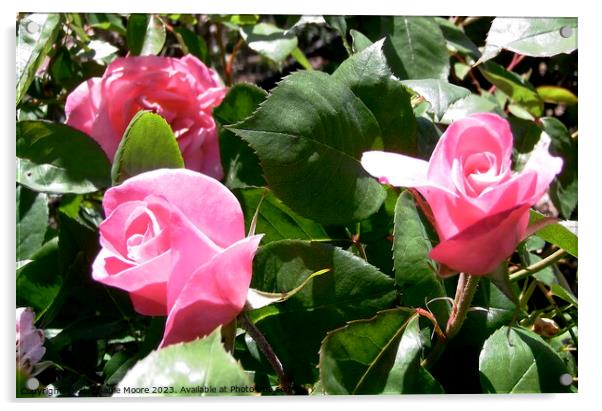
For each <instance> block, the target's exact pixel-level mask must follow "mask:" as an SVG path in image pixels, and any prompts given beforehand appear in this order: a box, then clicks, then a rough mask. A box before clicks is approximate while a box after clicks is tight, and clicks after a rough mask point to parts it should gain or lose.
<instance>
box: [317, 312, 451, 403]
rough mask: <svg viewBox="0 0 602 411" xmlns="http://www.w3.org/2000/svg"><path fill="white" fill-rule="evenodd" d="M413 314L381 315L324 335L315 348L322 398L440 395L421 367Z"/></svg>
mask: <svg viewBox="0 0 602 411" xmlns="http://www.w3.org/2000/svg"><path fill="white" fill-rule="evenodd" d="M418 318H419V317H418V314H416V313H415V312H414V311H413V310H408V309H406V308H395V309H392V310H387V311H381V312H379V313H378V314H377V315H376V316H375V317H374V318H371V319H368V320H358V321H352V322H350V323H348V324H347V325H346V326H345V327H343V328H340V329H338V330H335V331H332V332H330V333H328V335H327V336H326V338H325V339H324V341H323V343H322V347H321V348H320V381H321V382H322V387H323V389H324V390H325V391H326V393H327V394H342V395H354V394H372V395H374V394H440V393H442V391H443V390H442V388H441V386H440V385H439V384H438V383H437V382H436V381H435V380H434V378H433V377H432V376H431V375H430V374H429V373H428V371H426V370H425V369H424V368H422V367H421V366H420V355H421V352H422V349H423V345H422V337H421V335H420V327H419V325H418Z"/></svg>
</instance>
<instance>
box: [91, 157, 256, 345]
mask: <svg viewBox="0 0 602 411" xmlns="http://www.w3.org/2000/svg"><path fill="white" fill-rule="evenodd" d="M103 207H104V210H105V214H106V216H107V217H106V219H105V220H104V221H103V222H102V224H101V225H100V244H101V246H102V249H101V251H100V253H99V255H98V256H97V257H96V260H95V261H94V264H93V266H92V276H93V278H94V279H95V280H97V281H100V282H102V283H103V284H106V285H110V286H113V287H118V288H121V289H123V290H125V291H128V292H129V293H130V298H131V300H132V303H133V305H134V308H135V309H136V311H138V312H139V313H141V314H145V315H155V316H163V315H167V325H166V327H165V334H164V336H163V341H162V343H161V346H165V345H169V344H173V343H176V342H181V341H190V340H193V339H195V338H197V337H200V336H203V335H206V334H208V333H210V332H211V331H212V330H213V329H215V328H216V327H217V326H218V325H220V324H225V323H228V322H230V321H232V320H233V319H234V318H235V317H236V316H237V315H238V313H239V312H240V311H241V310H242V308H243V306H244V303H245V301H246V297H247V292H248V288H249V284H250V282H251V273H252V261H253V257H254V255H255V252H256V250H257V246H258V245H259V241H260V240H261V235H255V236H251V237H245V227H244V218H243V214H242V210H241V208H240V204H239V203H238V201H237V200H236V197H234V195H233V194H232V193H231V192H230V191H228V189H227V188H226V187H225V186H223V185H222V184H221V183H219V182H218V181H217V180H214V179H213V178H211V177H208V176H205V175H203V174H200V173H197V172H194V171H190V170H186V169H161V170H154V171H149V172H146V173H142V174H139V175H137V176H135V177H132V178H130V179H128V180H126V181H125V182H124V183H123V184H121V185H119V186H116V187H113V188H110V189H109V190H107V192H106V193H105V196H104V200H103Z"/></svg>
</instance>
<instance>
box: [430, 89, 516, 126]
mask: <svg viewBox="0 0 602 411" xmlns="http://www.w3.org/2000/svg"><path fill="white" fill-rule="evenodd" d="M483 112H488V113H496V114H499V115H500V116H503V117H505V114H504V111H503V110H502V108H501V107H500V106H499V104H498V102H497V100H496V99H495V97H493V96H491V95H487V94H485V95H481V96H480V95H477V94H470V95H469V96H467V97H465V98H463V99H460V100H458V101H456V102H455V103H453V104H452V105H451V106H449V107H448V109H447V111H446V112H445V114H444V115H443V118H442V119H441V121H440V122H441V123H442V124H451V123H452V122H454V121H456V120H459V119H461V118H464V117H466V116H467V115H469V114H472V113H483Z"/></svg>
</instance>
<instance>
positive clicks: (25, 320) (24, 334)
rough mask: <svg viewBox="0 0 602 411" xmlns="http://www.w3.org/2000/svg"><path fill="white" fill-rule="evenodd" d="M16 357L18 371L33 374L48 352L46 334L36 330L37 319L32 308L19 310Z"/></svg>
mask: <svg viewBox="0 0 602 411" xmlns="http://www.w3.org/2000/svg"><path fill="white" fill-rule="evenodd" d="M16 317H17V338H16V340H17V341H16V355H17V369H20V370H22V371H24V372H25V373H27V374H31V372H32V370H33V368H34V366H35V365H36V364H37V363H38V362H39V361H40V360H41V359H42V356H43V355H44V353H45V352H46V348H44V345H43V344H44V332H43V331H42V330H40V329H37V328H35V326H34V325H33V320H34V317H35V314H34V312H33V311H32V310H31V308H17V310H16Z"/></svg>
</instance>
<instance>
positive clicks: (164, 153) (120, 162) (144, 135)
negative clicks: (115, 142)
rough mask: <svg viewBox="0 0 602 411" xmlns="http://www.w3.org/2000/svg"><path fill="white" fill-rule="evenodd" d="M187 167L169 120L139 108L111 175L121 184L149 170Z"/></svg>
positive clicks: (124, 134)
mask: <svg viewBox="0 0 602 411" xmlns="http://www.w3.org/2000/svg"><path fill="white" fill-rule="evenodd" d="M183 167H184V160H183V159H182V154H181V153H180V148H179V147H178V142H177V141H176V137H175V136H174V134H173V132H172V131H171V127H170V126H169V124H168V123H167V121H165V119H164V118H163V117H161V116H160V115H158V114H155V113H152V112H149V111H139V112H138V113H137V114H136V115H135V116H134V118H132V120H131V121H130V124H129V125H128V127H127V129H126V130H125V132H124V133H123V138H122V139H121V142H120V143H119V147H118V148H117V152H116V153H115V160H114V161H113V168H112V169H111V178H112V179H113V183H114V184H118V183H121V182H123V181H124V180H126V179H128V178H130V177H133V176H135V175H137V174H140V173H143V172H145V171H150V170H156V169H159V168H183Z"/></svg>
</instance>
